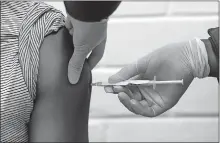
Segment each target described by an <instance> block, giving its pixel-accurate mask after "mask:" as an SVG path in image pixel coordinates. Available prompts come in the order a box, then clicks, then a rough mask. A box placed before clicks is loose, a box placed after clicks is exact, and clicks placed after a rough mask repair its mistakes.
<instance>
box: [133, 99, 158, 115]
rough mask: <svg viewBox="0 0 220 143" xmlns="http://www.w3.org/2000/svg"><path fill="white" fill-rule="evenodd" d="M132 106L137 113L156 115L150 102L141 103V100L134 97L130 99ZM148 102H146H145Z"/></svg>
mask: <svg viewBox="0 0 220 143" xmlns="http://www.w3.org/2000/svg"><path fill="white" fill-rule="evenodd" d="M130 103H131V108H132V110H133V111H134V113H135V114H138V115H142V116H146V115H147V116H149V117H151V116H154V111H153V110H152V108H151V107H149V106H148V104H145V105H143V104H141V103H140V102H139V101H137V100H134V99H132V100H131V101H130ZM145 103H146V102H145Z"/></svg>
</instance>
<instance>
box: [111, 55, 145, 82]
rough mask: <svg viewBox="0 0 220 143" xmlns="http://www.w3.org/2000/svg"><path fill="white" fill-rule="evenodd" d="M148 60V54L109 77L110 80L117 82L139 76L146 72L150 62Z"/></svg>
mask: <svg viewBox="0 0 220 143" xmlns="http://www.w3.org/2000/svg"><path fill="white" fill-rule="evenodd" d="M148 61H149V58H148V56H147V57H143V58H141V59H139V60H137V61H136V62H134V63H132V64H129V65H127V66H125V67H124V68H122V69H121V70H120V71H119V72H117V73H116V74H114V75H112V76H111V77H109V79H108V82H109V83H117V82H121V81H124V80H128V79H130V78H133V77H134V76H137V75H139V74H143V73H145V72H146V69H147V65H146V63H148Z"/></svg>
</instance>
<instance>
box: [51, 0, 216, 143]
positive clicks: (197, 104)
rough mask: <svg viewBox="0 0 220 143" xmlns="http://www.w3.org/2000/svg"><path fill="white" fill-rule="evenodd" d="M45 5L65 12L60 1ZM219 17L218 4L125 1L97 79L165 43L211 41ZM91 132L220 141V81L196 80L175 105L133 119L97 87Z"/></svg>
mask: <svg viewBox="0 0 220 143" xmlns="http://www.w3.org/2000/svg"><path fill="white" fill-rule="evenodd" d="M47 3H48V4H51V5H53V6H55V7H56V8H57V9H60V10H61V11H63V12H64V13H65V8H64V5H63V3H62V2H47ZM217 14H218V3H217V2H172V1H167V2H165V1H164V2H152V1H151V2H147V1H146V2H143V1H142V2H122V4H121V5H120V6H119V8H118V9H117V11H116V12H115V13H114V14H113V16H112V17H111V18H110V21H109V28H108V41H107V45H106V51H105V55H104V58H103V59H102V61H101V62H100V64H99V65H98V66H97V68H96V69H95V70H93V79H94V80H99V79H101V80H106V81H107V79H108V77H109V76H110V75H112V74H113V73H115V72H116V71H117V70H119V68H120V67H122V65H125V64H128V63H130V62H132V61H134V60H136V59H137V58H139V57H142V56H143V55H145V54H147V53H149V52H150V51H152V50H154V49H157V48H160V47H161V46H163V45H165V44H168V43H172V42H177V41H184V40H188V39H191V38H193V37H195V36H196V37H198V38H207V37H208V34H207V29H208V28H211V27H217V26H218V15H217ZM125 53H126V54H125ZM113 57H114V58H113ZM89 131H90V141H126V142H127V141H145V142H150V141H157V142H162V141H206V142H211V141H218V83H217V81H216V79H214V78H206V79H202V80H198V79H195V80H194V81H193V83H192V84H191V85H190V87H189V89H188V90H187V92H186V93H185V94H184V95H183V97H182V98H181V100H180V101H179V103H178V104H177V105H176V106H175V107H173V108H172V109H171V110H170V111H168V112H166V113H165V114H163V115H162V116H159V117H157V118H153V119H152V118H142V117H140V116H136V115H133V114H132V113H130V112H129V111H128V110H127V109H126V108H125V107H123V105H122V104H120V102H119V100H118V98H117V97H116V96H115V95H111V94H106V93H105V92H104V89H102V88H96V87H94V88H93V92H92V100H91V109H90V129H89Z"/></svg>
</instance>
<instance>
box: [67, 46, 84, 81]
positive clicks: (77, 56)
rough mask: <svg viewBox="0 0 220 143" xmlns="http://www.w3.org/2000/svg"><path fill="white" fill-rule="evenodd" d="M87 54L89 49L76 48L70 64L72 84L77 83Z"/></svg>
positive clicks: (69, 72)
mask: <svg viewBox="0 0 220 143" xmlns="http://www.w3.org/2000/svg"><path fill="white" fill-rule="evenodd" d="M86 56H87V51H85V50H84V49H83V48H82V49H77V48H75V50H74V53H73V55H72V57H71V59H70V61H69V65H68V79H69V81H70V83H71V84H76V83H77V82H78V80H79V78H80V75H81V72H82V68H83V65H84V62H85V59H86Z"/></svg>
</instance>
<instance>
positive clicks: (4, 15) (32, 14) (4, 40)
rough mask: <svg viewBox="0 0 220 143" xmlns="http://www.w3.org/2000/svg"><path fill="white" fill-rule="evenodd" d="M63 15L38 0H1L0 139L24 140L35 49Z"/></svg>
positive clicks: (35, 69)
mask: <svg viewBox="0 0 220 143" xmlns="http://www.w3.org/2000/svg"><path fill="white" fill-rule="evenodd" d="M64 18H65V17H64V15H63V14H62V13H61V11H59V10H56V9H55V8H53V7H52V6H49V5H47V4H44V3H41V2H31V1H28V2H26V1H1V142H27V141H28V123H29V121H30V117H31V112H32V110H33V107H34V100H35V98H36V83H37V75H38V65H39V49H40V46H41V43H42V42H43V40H44V37H45V36H47V35H48V34H50V33H51V32H54V31H58V30H59V28H60V27H62V26H64Z"/></svg>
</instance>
